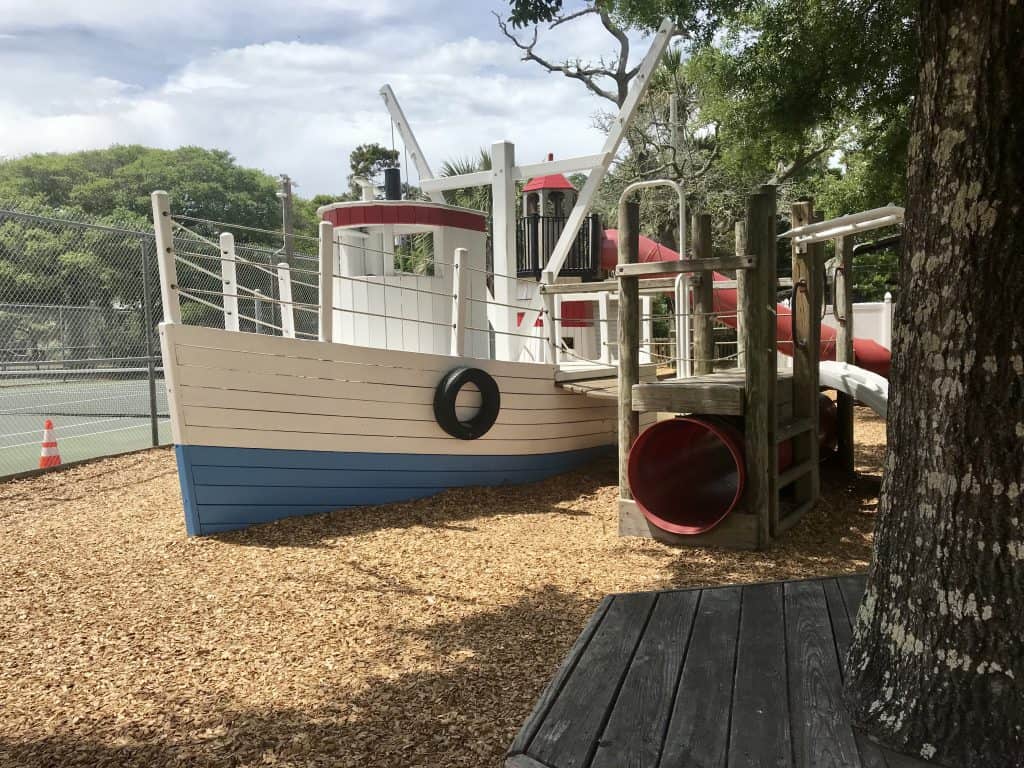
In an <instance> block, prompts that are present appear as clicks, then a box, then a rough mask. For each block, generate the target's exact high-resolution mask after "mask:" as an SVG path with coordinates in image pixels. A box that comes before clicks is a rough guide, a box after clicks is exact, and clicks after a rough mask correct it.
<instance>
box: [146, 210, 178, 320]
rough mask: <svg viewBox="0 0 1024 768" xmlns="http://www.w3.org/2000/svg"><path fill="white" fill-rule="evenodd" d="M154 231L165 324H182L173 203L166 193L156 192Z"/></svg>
mask: <svg viewBox="0 0 1024 768" xmlns="http://www.w3.org/2000/svg"><path fill="white" fill-rule="evenodd" d="M151 199H152V202H153V231H154V232H155V233H156V263H157V267H158V268H159V270H160V296H161V298H162V300H163V309H164V322H165V323H180V322H181V303H180V300H179V297H178V269H177V267H176V266H175V264H174V258H175V256H174V230H173V229H172V227H171V201H170V198H169V197H168V196H167V193H166V192H154V193H153V194H152V198H151Z"/></svg>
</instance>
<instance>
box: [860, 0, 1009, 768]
mask: <svg viewBox="0 0 1024 768" xmlns="http://www.w3.org/2000/svg"><path fill="white" fill-rule="evenodd" d="M920 24H921V62H920V69H919V91H918V98H917V101H916V103H915V105H914V117H913V122H912V126H911V129H912V138H911V144H910V153H909V158H908V205H907V219H906V228H905V233H904V245H903V257H902V259H901V264H900V285H901V287H902V289H903V292H902V295H901V296H900V300H899V304H898V308H897V312H896V332H895V335H896V339H895V350H894V362H895V365H894V367H893V377H892V394H893V397H892V402H891V403H890V408H889V419H890V421H889V428H888V436H889V450H888V454H887V456H886V461H885V476H884V479H883V483H882V494H881V502H880V509H879V518H878V523H877V530H876V534H875V536H876V538H875V554H874V560H873V563H872V566H871V571H870V575H869V579H868V588H867V592H866V594H865V598H864V602H863V604H862V605H861V608H860V613H859V614H858V616H857V622H856V628H855V638H854V643H853V647H852V649H851V651H850V654H849V657H848V659H847V662H846V663H847V680H848V683H847V689H846V694H847V704H848V706H849V707H850V712H851V715H852V717H853V719H854V721H855V722H856V723H857V724H858V725H859V726H861V727H863V728H864V729H865V730H867V732H868V733H869V734H871V735H873V736H875V737H876V738H878V739H879V740H880V741H881V742H883V743H885V744H887V745H889V746H891V747H894V748H896V749H899V750H902V751H905V752H908V753H912V754H915V755H919V756H921V757H924V758H926V759H933V760H935V761H936V762H941V763H942V764H945V765H951V766H958V767H959V766H968V767H974V766H986V768H994V767H995V766H1022V765H1024V697H1022V686H1024V320H1022V317H1021V313H1022V312H1024V129H1022V125H1024V3H1022V2H1021V0H972V2H967V3H965V2H962V0H923V3H922V6H921V12H920Z"/></svg>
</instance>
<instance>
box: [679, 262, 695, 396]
mask: <svg viewBox="0 0 1024 768" xmlns="http://www.w3.org/2000/svg"><path fill="white" fill-rule="evenodd" d="M675 293H676V376H677V377H678V378H681V379H682V378H686V377H688V376H692V375H693V360H692V359H691V357H692V356H691V355H690V281H689V279H688V275H687V274H686V273H685V272H680V273H679V274H678V275H676V290H675Z"/></svg>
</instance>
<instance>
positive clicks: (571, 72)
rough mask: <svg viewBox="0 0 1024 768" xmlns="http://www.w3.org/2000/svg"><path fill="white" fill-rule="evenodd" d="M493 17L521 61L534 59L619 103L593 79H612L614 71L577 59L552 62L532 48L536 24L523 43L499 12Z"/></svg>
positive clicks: (534, 40) (535, 34)
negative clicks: (530, 37)
mask: <svg viewBox="0 0 1024 768" xmlns="http://www.w3.org/2000/svg"><path fill="white" fill-rule="evenodd" d="M581 15H583V14H581V13H576V14H573V16H574V17H576V16H581ZM494 17H495V18H496V19H497V20H498V28H499V29H500V30H501V32H502V34H503V35H505V37H507V38H508V39H509V40H511V41H512V44H513V45H515V46H516V48H518V49H519V50H521V51H522V52H523V57H522V58H523V61H534V62H536V63H537V64H539V65H540V66H542V67H544V69H546V70H547V71H548V72H560V73H561V74H563V75H565V76H566V77H569V78H572V79H574V80H579V81H580V82H582V83H583V84H584V85H585V86H586V87H587V88H588V89H589V90H590V91H591V92H592V93H595V94H597V95H598V96H600V97H601V98H603V99H608V100H609V101H611V102H614V103H615V104H616V105H619V104H621V102H619V100H618V98H617V95H616V94H614V93H612V92H611V91H608V90H606V89H604V88H602V87H601V86H600V85H598V83H597V80H596V79H595V78H597V77H610V78H612V79H613V80H614V79H615V76H616V73H615V72H613V71H612V70H610V69H607V68H604V67H585V66H583V64H582V63H581V62H580V61H578V60H577V61H576V62H575V63H570V62H566V63H564V64H554V63H552V62H550V61H548V60H547V59H545V58H543V57H541V56H539V55H538V54H537V53H535V52H534V50H533V49H534V46H536V45H537V27H536V26H535V27H534V28H533V39H532V40H530V42H529V43H524V42H522V41H521V40H519V38H517V37H516V36H515V35H514V34H512V33H511V32H510V31H509V29H508V25H507V24H506V23H505V20H504V19H502V18H501V16H500V15H499V14H497V13H494ZM566 20H567V21H568V17H567V18H566ZM620 90H621V89H620Z"/></svg>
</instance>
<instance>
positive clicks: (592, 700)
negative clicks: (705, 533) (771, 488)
mask: <svg viewBox="0 0 1024 768" xmlns="http://www.w3.org/2000/svg"><path fill="white" fill-rule="evenodd" d="M864 583H865V577H864V576H844V577H839V578H828V579H816V580H812V581H792V582H783V583H772V584H754V585H749V586H742V587H738V586H737V587H718V588H714V589H691V590H679V591H669V592H637V593H632V594H622V595H611V596H609V597H606V598H605V599H604V601H602V603H601V605H600V606H599V607H598V609H597V611H596V612H595V614H594V615H593V617H591V619H590V622H589V623H588V624H587V627H586V629H584V631H583V634H581V635H580V637H579V639H578V640H577V641H576V644H575V645H574V646H573V648H572V649H571V651H570V652H569V656H568V657H567V658H566V660H565V661H564V662H563V664H562V666H561V668H560V669H559V671H558V673H557V674H556V675H555V677H554V679H553V680H552V681H551V683H550V684H549V685H548V687H547V689H546V690H545V691H544V693H543V694H542V695H541V697H540V700H539V701H538V702H537V704H536V706H535V708H534V711H533V713H532V714H531V715H530V717H529V718H528V719H527V721H526V723H525V724H524V725H523V727H522V729H521V730H520V732H519V734H518V735H517V736H516V738H515V741H514V742H513V743H512V746H511V748H510V749H509V752H508V755H507V757H506V762H505V765H506V767H507V768H570V767H571V768H641V767H642V768H659V767H660V768H711V767H712V766H715V767H717V768H739V766H743V768H755V767H756V766H765V767H766V768H767V767H768V766H771V767H772V768H778V767H779V766H787V767H792V768H830V767H831V768H924V767H925V766H927V765H928V764H927V763H924V762H922V761H919V760H916V759H914V758H909V757H906V756H903V755H897V754H895V753H892V752H890V751H888V750H885V749H883V748H881V747H879V746H878V745H876V744H874V743H873V742H870V741H868V740H867V739H866V738H864V737H863V736H862V735H861V734H859V733H855V732H854V731H853V730H852V729H851V727H850V723H849V720H848V718H847V715H846V713H845V711H844V710H843V707H842V704H841V699H840V691H841V686H842V660H843V659H844V657H845V655H846V651H847V649H848V648H849V643H850V637H851V620H852V618H853V617H854V616H855V615H856V610H857V606H858V604H859V602H860V599H861V596H862V594H863V591H864Z"/></svg>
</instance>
